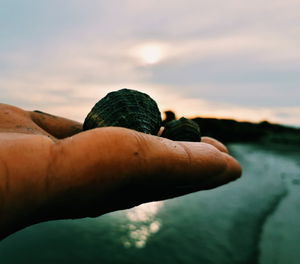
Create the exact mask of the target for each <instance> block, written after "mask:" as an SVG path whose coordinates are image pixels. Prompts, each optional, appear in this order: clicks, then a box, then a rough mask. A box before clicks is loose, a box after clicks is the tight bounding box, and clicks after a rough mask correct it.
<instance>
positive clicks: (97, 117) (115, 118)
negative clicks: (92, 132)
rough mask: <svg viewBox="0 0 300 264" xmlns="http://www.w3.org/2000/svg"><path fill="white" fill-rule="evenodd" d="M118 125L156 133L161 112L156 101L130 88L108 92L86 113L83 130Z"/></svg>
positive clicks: (159, 124)
mask: <svg viewBox="0 0 300 264" xmlns="http://www.w3.org/2000/svg"><path fill="white" fill-rule="evenodd" d="M107 126H118V127H126V128H130V129H134V130H137V131H140V132H143V133H147V134H152V135H156V134H157V133H158V131H159V129H160V126H161V114H160V111H159V109H158V106H157V104H156V102H155V101H154V100H153V99H152V98H151V97H150V96H149V95H147V94H145V93H141V92H138V91H135V90H130V89H121V90H119V91H115V92H111V93H108V94H107V95H106V96H105V97H104V98H102V99H101V100H100V101H98V102H97V103H96V104H95V106H94V107H93V108H92V110H91V112H90V113H89V114H88V115H87V117H86V119H85V121H84V124H83V130H88V129H93V128H96V127H107Z"/></svg>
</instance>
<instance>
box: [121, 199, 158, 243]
mask: <svg viewBox="0 0 300 264" xmlns="http://www.w3.org/2000/svg"><path fill="white" fill-rule="evenodd" d="M162 206H163V202H162V201H160V202H153V203H147V204H142V205H140V206H137V207H135V208H133V209H131V210H127V211H125V212H124V214H125V216H126V218H127V219H128V220H129V221H128V222H127V223H126V224H125V225H124V226H123V228H124V229H125V230H127V231H128V235H127V236H126V237H123V238H122V243H123V245H124V246H125V247H137V248H142V247H144V246H145V245H146V242H147V240H148V238H149V237H150V236H151V235H153V234H155V233H156V232H158V230H159V229H160V228H161V221H160V220H159V219H158V218H157V213H158V211H159V209H160V208H161V207H162Z"/></svg>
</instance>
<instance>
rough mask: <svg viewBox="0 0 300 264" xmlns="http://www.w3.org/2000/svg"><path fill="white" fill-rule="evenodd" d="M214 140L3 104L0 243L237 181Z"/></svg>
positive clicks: (232, 163)
mask: <svg viewBox="0 0 300 264" xmlns="http://www.w3.org/2000/svg"><path fill="white" fill-rule="evenodd" d="M240 175H241V168H240V165H239V164H238V162H237V161H236V160H235V159H234V158H232V157H231V156H230V155H229V154H228V151H227V149H226V147H225V146H224V145H223V144H222V143H220V142H218V141H216V140H214V139H212V138H205V137H204V138H202V141H201V142H199V143H198V142H175V141H171V140H168V139H164V138H160V137H158V136H151V135H146V134H143V133H139V132H136V131H134V130H129V129H125V128H118V127H107V128H97V129H93V130H89V131H85V132H82V124H80V123H78V122H75V121H72V120H69V119H66V118H62V117H56V116H53V115H50V114H46V113H42V112H39V111H33V112H31V111H25V110H22V109H20V108H17V107H14V106H10V105H5V104H0V239H3V238H5V237H6V236H8V235H10V234H12V233H14V232H16V231H18V230H20V229H22V228H24V227H27V226H29V225H32V224H35V223H39V222H43V221H49V220H54V219H70V218H72V219H75V218H82V217H95V216H99V215H102V214H105V213H108V212H112V211H115V210H120V209H126V208H130V207H133V206H136V205H139V204H141V203H145V202H150V201H158V200H163V199H169V198H173V197H177V196H180V195H184V194H188V193H191V192H195V191H200V190H205V189H211V188H215V187H218V186H220V185H223V184H226V183H228V182H230V181H233V180H235V179H237V178H238V177H240Z"/></svg>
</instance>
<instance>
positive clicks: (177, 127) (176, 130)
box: [161, 117, 201, 142]
mask: <svg viewBox="0 0 300 264" xmlns="http://www.w3.org/2000/svg"><path fill="white" fill-rule="evenodd" d="M161 136H162V137H164V138H168V139H172V140H176V141H193V142H199V141H200V140H201V133H200V127H199V125H198V124H197V123H196V122H195V121H193V120H190V119H187V118H185V117H182V118H180V119H178V120H173V121H170V122H168V123H166V125H165V129H164V131H163V133H162V135H161Z"/></svg>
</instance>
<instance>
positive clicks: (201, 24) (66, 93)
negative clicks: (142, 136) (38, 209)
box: [0, 0, 300, 264]
mask: <svg viewBox="0 0 300 264" xmlns="http://www.w3.org/2000/svg"><path fill="white" fill-rule="evenodd" d="M299 10H300V2H299V1H297V0H284V1H283V0H278V1H267V0H263V1H258V0H253V1H247V2H245V1H237V0H228V1H226V2H220V1H215V0H211V1H202V0H186V1H174V0H173V1H170V0H165V1H157V0H153V1H148V0H147V1H138V0H122V1H121V0H119V1H118V0H111V1H101V0H97V1H96V0H89V1H82V0H65V1H58V0H51V1H50V0H44V1H38V0H26V1H25V0H0V91H1V100H2V103H6V104H12V105H16V106H19V107H21V108H25V109H27V110H41V111H45V112H50V113H52V114H55V115H61V116H65V117H68V118H71V119H74V120H77V121H81V122H82V121H83V120H84V118H85V116H86V115H87V113H88V112H89V111H90V109H91V108H92V106H93V105H94V104H95V103H96V102H97V101H98V100H99V99H100V98H102V97H103V96H104V95H106V94H107V93H108V92H110V91H112V90H118V89H121V88H124V87H127V88H131V89H136V90H140V91H143V92H146V93H148V94H149V95H150V96H151V97H152V98H154V99H155V100H156V101H157V102H158V105H159V107H160V110H161V111H162V112H163V111H165V110H172V111H175V113H176V114H177V116H188V117H196V116H201V117H212V118H227V119H235V120H237V121H251V122H255V123H260V122H262V121H266V120H267V121H268V122H271V123H278V124H282V125H284V126H287V125H288V126H292V127H300V106H299V101H300V88H299V87H300V49H299V46H300V34H299V26H300V16H299ZM268 122H263V123H260V124H261V125H263V127H264V128H265V127H266V126H267V127H268V126H269V123H268ZM204 129H205V127H204ZM239 131H240V130H239ZM270 131H271V132H272V133H273V132H274V131H275V132H274V133H278V130H270ZM270 131H269V130H268V133H269V132H270ZM276 131H277V132H276ZM294 132H295V131H294ZM294 132H293V133H294ZM229 133H231V132H229ZM238 133H239V132H238ZM295 133H298V135H299V132H295ZM212 134H214V133H212ZM290 136H291V135H290V134H286V135H282V136H280V137H281V140H279V142H278V138H276V140H273V141H272V142H270V141H266V140H263V141H257V142H255V140H252V142H251V143H249V142H243V143H241V142H237V140H236V142H234V141H235V140H229V141H231V142H230V143H228V147H229V149H230V150H231V152H232V154H233V155H234V156H235V157H236V158H237V159H238V160H239V161H240V162H241V164H242V167H243V170H244V174H243V177H242V178H241V179H240V180H238V181H236V182H234V183H231V184H229V185H227V186H223V187H220V188H217V189H215V190H211V191H205V192H199V193H195V194H191V195H188V196H184V197H181V198H176V199H172V200H168V201H162V202H158V203H150V204H146V205H142V206H140V207H137V208H133V209H131V210H127V211H121V212H115V213H112V214H108V215H105V216H103V217H99V218H95V219H83V220H76V221H53V222H49V223H43V224H40V225H36V226H33V227H30V228H27V229H25V230H23V231H20V232H18V233H16V234H15V235H12V236H10V237H9V238H7V239H5V240H4V241H2V242H1V243H0V262H1V263H4V264H6V263H13V264H17V263H24V261H25V260H26V262H28V263H218V264H223V263H230V264H234V263H249V264H250V263H251V264H252V263H263V264H269V263H280V264H281V263H283V264H286V263H289V264H291V263H299V259H300V253H299V252H300V250H299V246H298V245H300V221H299V220H300V195H299V188H300V171H299V169H300V151H299V142H300V141H297V142H298V145H295V144H288V145H287V144H284V141H285V140H286V139H288V138H289V137H290ZM221 139H222V138H221ZM294 142H296V141H294ZM262 143H263V144H262Z"/></svg>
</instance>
